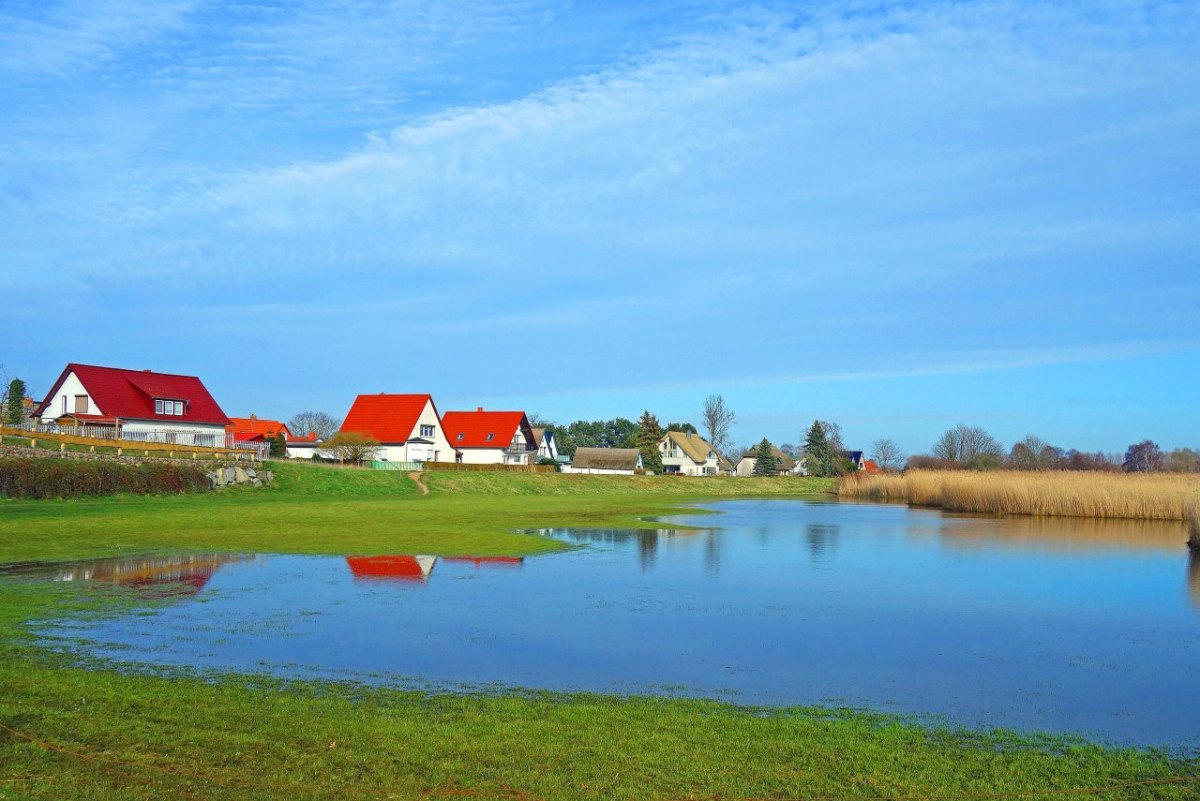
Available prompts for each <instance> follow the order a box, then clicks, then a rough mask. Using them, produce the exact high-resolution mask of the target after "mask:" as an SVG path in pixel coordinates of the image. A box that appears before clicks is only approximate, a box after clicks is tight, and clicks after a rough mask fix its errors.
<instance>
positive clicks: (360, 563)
mask: <svg viewBox="0 0 1200 801" xmlns="http://www.w3.org/2000/svg"><path fill="white" fill-rule="evenodd" d="M436 563H437V557H436V556H347V557H346V564H348V565H350V572H351V573H353V574H354V578H356V579H365V580H384V581H419V582H425V581H428V580H429V574H430V573H432V572H433V566H434V564H436Z"/></svg>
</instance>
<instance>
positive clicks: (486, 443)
mask: <svg viewBox="0 0 1200 801" xmlns="http://www.w3.org/2000/svg"><path fill="white" fill-rule="evenodd" d="M524 422H525V412H485V411H484V410H483V409H476V410H475V411H473V412H446V414H445V415H443V416H442V430H443V431H445V432H446V437H447V439H449V440H450V445H451V446H452V447H455V448H507V447H508V446H509V445H511V444H512V441H513V438H514V437H515V436H516V434H517V432H518V431H520V430H521V425H522V423H524ZM527 424H528V423H526V425H527Z"/></svg>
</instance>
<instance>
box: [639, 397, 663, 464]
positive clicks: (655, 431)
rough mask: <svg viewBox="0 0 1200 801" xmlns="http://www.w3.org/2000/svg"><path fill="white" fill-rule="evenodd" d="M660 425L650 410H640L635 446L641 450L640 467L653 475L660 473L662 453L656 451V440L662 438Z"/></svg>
mask: <svg viewBox="0 0 1200 801" xmlns="http://www.w3.org/2000/svg"><path fill="white" fill-rule="evenodd" d="M662 436H663V431H662V426H661V425H659V422H658V418H657V417H655V416H654V415H652V414H650V410H649V409H647V410H646V411H644V412H642V419H641V420H638V434H637V447H638V450H640V451H641V452H642V467H644V468H646V469H647V470H650V471H652V472H653V473H654V474H655V475H657V474H659V473H662V471H663V465H662V454H660V453H659V452H658V441H659V440H660V439H662Z"/></svg>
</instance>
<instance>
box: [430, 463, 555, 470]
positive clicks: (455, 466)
mask: <svg viewBox="0 0 1200 801" xmlns="http://www.w3.org/2000/svg"><path fill="white" fill-rule="evenodd" d="M425 469H426V470H459V471H462V472H464V473H555V472H557V468H555V466H554V465H552V464H463V463H461V462H425Z"/></svg>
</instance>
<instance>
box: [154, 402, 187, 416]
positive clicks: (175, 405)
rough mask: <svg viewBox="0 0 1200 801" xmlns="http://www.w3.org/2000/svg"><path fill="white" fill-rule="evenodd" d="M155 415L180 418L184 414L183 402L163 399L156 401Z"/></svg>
mask: <svg viewBox="0 0 1200 801" xmlns="http://www.w3.org/2000/svg"><path fill="white" fill-rule="evenodd" d="M154 413H155V414H169V415H172V416H173V417H178V416H181V415H182V414H183V401H177V400H165V399H163V398H155V399H154Z"/></svg>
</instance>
